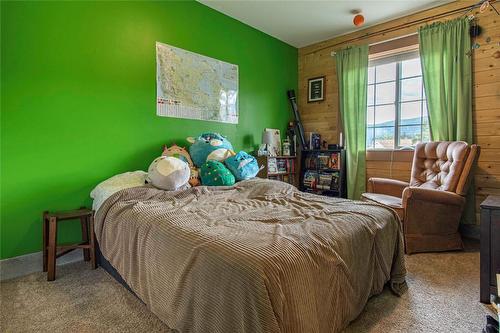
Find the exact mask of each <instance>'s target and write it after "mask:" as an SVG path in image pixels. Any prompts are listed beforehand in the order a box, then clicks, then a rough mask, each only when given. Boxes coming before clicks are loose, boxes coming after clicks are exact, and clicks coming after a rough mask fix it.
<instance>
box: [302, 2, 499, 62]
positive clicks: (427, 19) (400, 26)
mask: <svg viewBox="0 0 500 333" xmlns="http://www.w3.org/2000/svg"><path fill="white" fill-rule="evenodd" d="M497 1H498V0H490V6H491V7H492V8H493V9H494V10H495V11H497V10H496V8H495V7H494V6H493V4H494V3H496V2H497ZM483 2H485V1H480V2H478V3H476V4H473V5H469V6H465V7H461V8H457V9H453V10H449V11H447V12H443V13H441V14H436V15H433V16H431V17H424V18H421V19H418V20H414V21H411V22H407V23H402V24H399V25H396V26H393V27H389V28H386V29H382V30H379V31H374V32H370V33H367V34H365V35H363V36H359V37H353V38H351V39H348V40H345V41H343V42H339V43H336V44H333V45H329V46H325V47H322V48H319V49H317V50H314V51H313V52H310V53H315V52H318V51H322V50H325V49H329V48H332V47H335V46H338V45H342V44H345V43H352V42H355V41H358V40H362V39H365V38H369V37H372V36H375V35H378V34H383V33H387V32H392V31H395V30H398V29H400V28H406V27H411V26H413V25H416V24H419V23H425V22H428V21H431V20H435V19H439V18H441V17H445V16H448V15H453V14H458V13H460V12H467V13H468V12H470V11H471V10H472V9H474V8H476V7H479V6H481V5H482V4H483ZM336 54H337V52H335V51H333V52H332V53H331V56H332V57H333V56H335V55H336Z"/></svg>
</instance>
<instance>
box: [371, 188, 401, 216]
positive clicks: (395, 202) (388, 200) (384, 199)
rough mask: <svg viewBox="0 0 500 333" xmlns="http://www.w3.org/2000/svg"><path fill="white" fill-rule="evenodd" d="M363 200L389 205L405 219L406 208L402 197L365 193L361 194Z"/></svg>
mask: <svg viewBox="0 0 500 333" xmlns="http://www.w3.org/2000/svg"><path fill="white" fill-rule="evenodd" d="M361 198H362V200H363V201H371V202H376V203H378V204H382V205H384V206H388V207H390V208H392V209H394V210H395V211H396V213H397V214H398V216H399V218H400V219H401V220H403V217H404V210H403V206H402V204H401V197H399V198H398V197H394V196H392V195H387V194H380V193H363V194H362V195H361Z"/></svg>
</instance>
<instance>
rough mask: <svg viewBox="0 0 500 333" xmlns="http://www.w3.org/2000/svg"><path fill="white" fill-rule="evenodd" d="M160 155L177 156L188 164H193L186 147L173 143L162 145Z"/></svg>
mask: <svg viewBox="0 0 500 333" xmlns="http://www.w3.org/2000/svg"><path fill="white" fill-rule="evenodd" d="M161 155H162V156H170V157H176V158H179V159H181V160H183V161H184V162H186V163H187V164H189V166H190V167H191V166H193V161H192V160H191V157H190V156H189V153H188V151H187V150H186V148H183V147H180V146H178V145H176V144H175V143H174V144H173V145H172V146H170V147H167V145H165V146H163V153H162V154H161Z"/></svg>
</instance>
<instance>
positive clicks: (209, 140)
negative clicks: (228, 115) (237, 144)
mask: <svg viewBox="0 0 500 333" xmlns="http://www.w3.org/2000/svg"><path fill="white" fill-rule="evenodd" d="M187 140H188V142H190V143H192V145H191V147H189V153H190V155H191V158H192V159H193V162H194V164H195V165H196V166H197V167H201V165H202V164H203V163H205V162H206V161H209V160H215V161H219V162H223V161H224V160H225V159H226V158H228V157H229V156H232V155H234V151H233V146H232V145H231V142H229V141H228V140H227V139H226V138H225V137H223V136H222V135H220V134H218V133H203V134H201V135H200V136H199V137H197V138H193V137H189V138H187Z"/></svg>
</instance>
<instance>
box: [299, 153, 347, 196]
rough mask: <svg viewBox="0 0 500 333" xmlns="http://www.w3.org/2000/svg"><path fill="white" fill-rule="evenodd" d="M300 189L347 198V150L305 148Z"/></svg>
mask: <svg viewBox="0 0 500 333" xmlns="http://www.w3.org/2000/svg"><path fill="white" fill-rule="evenodd" d="M300 166H301V172H300V179H299V189H300V190H301V191H304V192H310V193H314V194H319V195H327V196H331V197H339V198H346V197H347V183H346V168H345V151H344V150H343V149H331V150H303V151H302V153H301V163H300Z"/></svg>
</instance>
